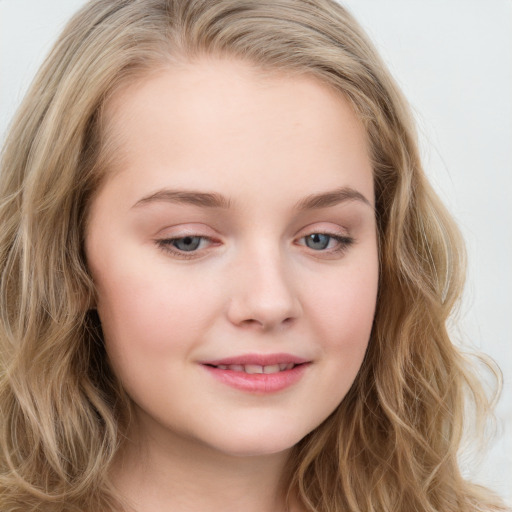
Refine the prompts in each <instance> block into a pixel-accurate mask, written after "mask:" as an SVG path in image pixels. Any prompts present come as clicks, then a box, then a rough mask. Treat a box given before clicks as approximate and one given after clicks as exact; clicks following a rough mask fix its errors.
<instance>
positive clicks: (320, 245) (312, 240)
mask: <svg viewBox="0 0 512 512" xmlns="http://www.w3.org/2000/svg"><path fill="white" fill-rule="evenodd" d="M331 238H332V236H331V235H325V234H324V233H312V234H311V235H308V236H306V237H304V239H305V243H306V246H307V247H309V248H310V249H314V250H315V251H323V250H325V249H327V248H328V247H329V243H330V241H331Z"/></svg>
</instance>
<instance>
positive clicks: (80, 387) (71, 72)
mask: <svg viewBox="0 0 512 512" xmlns="http://www.w3.org/2000/svg"><path fill="white" fill-rule="evenodd" d="M204 54H207V55H208V54H211V55H219V56H226V57H233V58H238V59H242V60H244V61H247V62H249V63H251V64H252V65H254V66H256V67H259V68H261V69H279V70H281V71H285V72H287V73H290V74H294V73H297V74H304V73H305V74H310V75H312V76H314V77H316V78H318V80H320V81H322V82H324V83H326V84H329V85H330V86H331V87H332V88H334V89H335V90H337V91H339V93H340V94H343V95H344V96H345V97H346V98H347V99H348V100H349V101H350V102H351V104H352V105H353V107H354V109H355V111H356V112H357V114H358V115H359V117H360V119H361V120H362V122H363V124H364V126H365V127H366V130H367V136H368V145H369V149H370V153H371V157H372V160H373V164H374V176H375V179H374V184H375V202H376V215H377V221H378V233H379V242H380V263H381V268H380V291H379V300H378V305H377V313H376V318H375V326H374V330H373V334H372V339H371V343H370V347H369V350H368V354H367V358H366V360H365V362H364V364H363V367H362V369H361V372H360V374H359V376H358V378H357V379H356V382H355V383H354V386H353V388H352V390H351V392H350V393H349V395H348V396H347V397H346V399H345V400H344V401H343V403H342V404H341V406H340V407H339V409H338V411H337V412H336V413H335V414H334V415H333V416H332V417H331V418H329V420H328V421H327V422H326V423H325V424H324V425H322V427H321V428H319V429H317V431H316V432H314V433H313V434H312V435H310V436H309V437H308V438H307V439H305V440H304V442H303V443H302V444H301V445H300V446H298V447H297V454H296V457H295V459H294V460H295V465H296V467H298V468H300V471H298V472H296V475H298V476H296V482H297V485H298V486H299V487H300V486H303V488H302V490H303V491H304V489H305V484H304V482H305V481H306V480H307V479H308V478H313V477H311V473H314V472H315V470H318V471H321V468H322V467H326V465H327V464H330V462H329V461H330V460H331V459H330V457H333V455H332V454H333V453H335V454H336V457H337V456H338V451H337V450H339V453H340V454H342V457H344V458H345V463H347V464H349V459H350V458H351V457H352V456H353V453H354V452H355V451H357V450H359V449H360V448H361V445H364V446H365V450H366V451H365V454H366V455H365V457H366V458H365V457H361V459H360V461H359V462H358V464H361V465H362V464H364V463H366V464H370V463H371V461H372V460H377V459H378V458H379V457H382V458H384V459H386V458H387V459H390V460H391V459H392V460H393V461H396V462H397V463H399V462H400V461H402V462H403V463H404V464H405V458H406V452H407V449H408V447H410V446H412V444H411V443H412V441H413V438H414V439H415V440H416V441H418V440H421V439H423V441H425V439H426V438H427V436H428V433H429V432H428V429H439V430H440V431H443V430H446V429H449V428H451V427H450V425H451V424H450V423H449V422H448V420H447V415H446V411H443V410H441V411H439V412H438V413H437V416H436V413H435V409H436V407H438V405H439V403H440V401H441V400H440V397H441V395H442V393H444V391H446V390H445V389H443V390H442V391H441V389H435V388H436V386H437V384H436V386H430V388H429V387H428V384H429V383H430V380H431V379H432V378H433V379H434V381H435V382H436V383H437V382H439V383H441V382H447V381H448V380H450V379H452V380H453V379H455V377H453V375H455V374H456V373H457V371H456V369H455V370H454V369H453V365H452V366H450V365H449V364H448V362H450V363H454V362H455V361H456V357H455V355H454V354H453V353H452V352H451V345H450V342H449V339H448V337H447V336H446V332H445V330H444V321H445V320H446V318H447V316H448V314H449V311H450V310H451V307H452V305H453V302H454V300H455V299H456V297H457V295H458V292H459V289H460V280H461V276H460V271H459V270H458V266H457V264H458V263H459V260H460V257H461V253H460V244H459V242H458V235H457V232H456V230H455V229H454V227H453V226H452V224H451V221H450V220H449V219H448V217H447V216H446V214H445V212H444V210H443V208H442V207H441V206H440V204H439V203H438V201H437V199H436V198H435V196H434V194H433V193H432V191H431V189H430V188H429V186H428V184H427V183H426V181H425V178H424V176H423V172H422V170H421V165H420V162H419V157H418V152H417V147H416V142H415V135H414V131H413V128H412V125H411V121H410V117H409V113H408V109H407V106H406V103H405V102H404V100H403V99H402V97H401V95H400V92H399V91H398V89H397V87H396V86H395V84H394V82H393V80H392V79H391V77H390V76H389V74H388V72H387V71H386V70H385V68H384V66H383V65H382V63H381V61H380V59H379V57H378V56H377V54H376V53H375V51H374V49H373V47H372V46H371V44H370V43H369V42H368V41H367V39H366V37H365V36H364V34H363V33H362V31H361V30H360V29H359V27H358V25H357V23H356V22H355V21H354V20H353V19H352V17H351V16H350V15H349V14H348V13H347V12H346V11H345V10H344V9H343V8H342V7H340V6H339V5H338V4H336V3H335V2H334V1H329V0H318V1H316V2H313V1H298V0H279V1H270V0H268V1H259V2H249V1H247V2H245V1H242V2H241V1H236V0H231V1H227V0H219V1H208V2H206V1H194V0H192V1H174V2H172V1H164V0H144V1H137V0H135V1H131V2H126V1H124V0H115V1H96V2H92V3H91V4H89V5H87V6H86V7H85V8H84V9H83V10H82V11H81V13H79V14H78V15H77V16H76V17H75V18H74V19H73V20H72V21H71V23H70V24H69V25H68V27H67V28H66V30H65V32H64V34H63V35H62V36H61V38H60V40H59V42H58V43H57V45H56V47H55V49H54V50H53V52H52V54H51V55H50V57H49V59H48V60H47V62H46V63H45V65H44V66H43V69H42V70H41V72H40V74H39V75H38V76H37V78H36V80H35V82H34V85H33V86H32V88H31V90H30V92H29V94H28V95H27V99H26V100H25V102H24V103H23V105H22V107H21V109H20V112H19V114H18V117H17V118H16V120H15V122H14V124H13V129H12V131H11V135H10V137H9V139H8V141H7V144H6V148H5V151H4V155H3V163H2V177H1V178H0V179H1V189H2V193H3V198H2V206H1V210H0V219H1V222H2V225H3V226H4V225H5V226H6V229H5V230H4V232H2V234H1V235H0V237H1V242H0V247H1V258H2V304H1V307H2V319H3V324H4V326H3V327H2V329H3V330H4V331H5V333H4V334H3V335H2V336H5V337H6V339H10V340H11V343H10V344H8V347H9V348H8V350H9V351H11V352H12V353H13V354H15V357H14V358H13V359H12V360H13V361H14V362H13V365H12V367H11V368H9V369H8V374H9V378H10V384H9V385H10V386H11V389H12V390H15V391H7V390H3V391H2V392H5V393H14V394H13V396H14V395H16V396H17V397H18V400H20V397H25V399H24V400H23V401H22V400H20V401H21V402H23V403H24V408H25V409H24V415H23V414H21V413H20V414H19V416H18V418H22V417H23V418H24V419H23V420H21V419H19V421H22V423H23V429H25V430H26V431H29V430H30V431H31V432H34V433H37V435H35V434H34V435H35V437H36V439H37V442H36V443H35V445H36V446H37V447H38V450H39V454H40V456H42V455H41V454H44V456H45V457H46V458H47V459H48V460H49V462H50V466H52V471H54V472H56V473H59V471H60V473H61V474H62V475H63V474H64V471H63V465H62V462H61V461H59V460H58V457H57V456H56V447H57V446H58V445H59V443H61V444H62V443H63V442H67V443H69V444H72V440H73V439H74V444H75V445H76V444H77V442H78V440H77V436H76V432H77V431H79V430H80V432H81V433H82V439H81V443H82V444H81V448H82V455H81V457H82V459H81V460H82V461H83V460H86V459H87V460H88V461H89V463H90V464H92V463H91V462H90V457H89V458H87V456H88V455H90V453H91V449H94V450H95V452H97V453H99V452H100V451H101V450H103V454H104V457H107V456H109V457H110V456H112V454H113V452H114V451H115V447H114V446H112V445H113V444H114V439H115V425H116V423H117V422H120V423H123V422H124V421H127V419H126V418H124V417H123V418H122V417H121V416H122V413H121V412H120V411H123V410H124V408H123V407H121V406H120V405H119V404H124V405H125V406H127V402H126V399H125V397H124V395H123V393H122V391H121V390H120V389H118V387H117V385H116V381H115V379H114V378H113V377H112V375H111V374H110V372H109V370H108V367H107V365H106V364H105V363H104V361H103V359H102V358H103V352H102V347H101V333H100V331H99V326H98V324H97V322H95V319H94V313H90V312H88V311H89V308H90V307H91V306H92V305H93V304H94V283H93V282H92V281H91V279H90V276H89V273H88V270H87V262H86V261H85V257H84V252H83V241H84V240H83V239H84V233H85V225H86V222H87V211H88V205H89V204H90V201H91V199H92V197H93V196H94V193H95V191H96V190H98V187H100V186H101V183H102V179H103V177H104V174H105V173H108V172H114V170H115V164H116V161H115V147H116V146H115V144H116V141H115V138H113V137H109V135H110V134H109V131H108V124H106V123H105V122H104V117H103V115H102V114H103V111H104V107H105V106H106V105H108V102H109V99H110V98H111V97H112V96H113V95H115V94H116V92H117V91H119V90H120V89H121V88H122V87H123V86H124V85H126V84H129V83H132V82H133V81H135V80H137V79H139V78H141V77H143V76H145V75H147V73H151V72H152V71H154V70H155V69H158V68H159V67H161V66H165V65H169V64H170V65H172V64H173V62H179V61H180V60H186V61H193V60H194V59H195V58H197V57H198V56H201V55H204ZM15 309H16V310H17V311H16V312H15ZM42 333H44V336H42ZM15 340H23V341H22V342H21V341H15ZM41 340H43V341H41ZM419 361H421V363H422V368H420V364H419ZM454 364H455V363H454ZM50 365H52V367H53V374H52V375H51V376H48V375H46V374H45V372H44V368H48V367H50ZM456 366H457V365H456V364H455V368H456ZM450 368H451V369H450ZM450 371H451V372H453V373H450ZM63 384H64V385H63ZM439 385H440V384H439ZM6 389H7V388H6ZM38 390H41V391H42V390H45V393H44V394H42V393H39V391H38ZM458 392H459V389H458V388H456V387H454V389H453V391H451V393H452V394H451V395H449V396H448V400H447V403H448V404H451V403H453V404H455V403H456V398H455V395H456V394H457V393H458ZM422 393H423V394H424V395H425V396H424V397H423V399H422V400H421V401H420V404H419V405H418V406H415V407H416V408H413V409H411V404H413V403H416V402H413V398H414V397H415V396H418V395H421V394H422ZM450 397H451V398H450ZM13 403H14V402H13ZM57 404H58V405H57ZM454 407H455V405H454ZM64 411H65V412H64ZM84 411H88V412H87V413H86V412H84ZM459 412H460V411H459ZM59 413H62V414H59ZM452 413H453V414H455V415H457V414H458V412H457V411H455V412H453V411H452ZM52 414H54V415H55V416H59V415H60V416H63V415H65V416H67V417H68V418H74V420H71V419H70V420H69V422H68V427H69V428H68V429H66V430H65V432H64V434H62V433H61V436H63V437H60V438H59V437H58V436H57V435H56V434H55V432H54V431H53V432H52V429H51V427H50V425H51V423H52V419H54V417H53V416H52ZM372 414H373V416H372ZM428 414H431V415H432V417H431V421H432V423H431V425H430V426H429V427H428V428H427V426H426V416H427V415H428ZM95 415H99V417H100V418H101V422H100V426H98V425H95V426H94V425H93V423H94V422H93V421H92V418H93V417H94V416H95ZM408 415H422V416H423V423H422V422H420V423H421V424H422V428H423V431H421V429H420V428H418V429H416V430H415V431H414V432H411V431H409V432H408V427H410V422H411V417H409V416H408ZM43 416H44V417H43ZM372 417H374V418H375V419H374V421H372V420H371V419H370V418H372ZM363 418H364V419H363ZM73 421H74V423H75V426H74V427H71V424H72V423H73ZM363 423H364V426H363ZM23 429H22V430H23ZM20 431H21V430H20ZM86 432H87V436H88V437H87V436H86V435H85V433H86ZM349 433H350V435H349ZM4 435H5V434H4ZM407 435H409V438H410V443H409V444H407V443H406V442H403V443H401V444H400V443H398V445H399V446H398V448H395V449H394V450H393V448H392V444H393V443H396V438H398V437H399V436H404V439H407ZM422 436H423V437H422ZM393 437H394V439H393ZM448 437H449V441H446V442H444V444H443V442H442V441H441V439H440V437H439V435H433V437H432V438H433V439H434V440H435V443H434V444H436V443H437V444H438V446H435V447H434V448H433V452H432V453H431V452H429V450H427V449H425V454H426V455H425V454H424V455H425V456H427V455H428V456H430V457H431V462H430V465H431V466H432V467H434V466H435V464H436V462H437V461H438V459H436V457H440V454H441V453H442V451H443V450H444V452H446V451H447V450H448V451H449V452H450V456H454V451H453V450H454V448H453V447H454V445H455V444H456V438H457V433H456V432H455V435H454V436H453V437H450V436H448ZM100 439H101V441H102V443H103V444H101V443H100V441H99V440H100ZM358 439H359V444H358ZM420 444H421V443H420ZM91 447H94V448H91ZM326 447H330V451H329V450H327V449H326ZM32 449H33V447H32ZM400 449H401V450H402V452H400ZM312 454H315V457H316V460H317V461H319V462H315V463H314V464H311V463H306V462H307V460H308V458H311V457H312ZM372 457H373V459H372ZM331 462H332V461H331ZM452 462H453V461H452ZM315 464H318V467H316V466H315ZM75 466H76V467H74V468H73V467H72V468H71V469H73V470H74V471H76V473H77V474H80V472H81V470H79V469H78V466H79V464H78V463H76V464H75ZM82 466H83V464H82ZM67 469H68V470H69V469H70V468H67ZM415 470H417V468H416V469H415ZM91 474H93V471H92V469H90V470H89V473H88V475H89V478H90V475H91ZM97 474H99V472H97ZM395 477H396V476H395ZM386 478H387V479H389V481H391V480H392V479H393V475H388V476H386ZM371 479H374V480H375V481H377V480H378V470H376V472H375V473H373V474H372V475H371ZM83 482H84V483H83V486H85V485H86V484H85V480H84V481H83ZM338 485H340V484H338ZM343 485H346V482H345V484H343ZM356 487H357V486H356ZM362 488H363V486H362V485H361V489H362ZM311 489H313V490H312V491H309V492H310V494H309V495H308V496H309V498H308V499H311V500H313V501H315V500H317V501H320V500H321V499H322V498H321V496H320V494H321V492H320V488H319V487H318V486H317V487H314V486H312V487H311ZM411 489H412V487H411ZM79 490H80V487H78V488H77V490H76V493H78V492H79ZM304 492H305V491H304ZM352 492H353V493H354V496H355V495H357V492H358V491H357V489H356V490H353V491H352ZM411 492H412V491H411ZM347 499H348V498H347ZM354 499H355V498H354Z"/></svg>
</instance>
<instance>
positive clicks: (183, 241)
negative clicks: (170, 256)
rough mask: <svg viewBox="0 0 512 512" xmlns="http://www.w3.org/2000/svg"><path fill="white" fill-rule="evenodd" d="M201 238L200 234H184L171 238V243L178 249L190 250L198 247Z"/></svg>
mask: <svg viewBox="0 0 512 512" xmlns="http://www.w3.org/2000/svg"><path fill="white" fill-rule="evenodd" d="M203 239H204V237H202V236H184V237H183V238H174V239H173V240H171V245H172V246H174V247H176V249H178V250H179V251H183V252H191V251H195V250H197V249H198V248H199V246H200V245H201V242H202V241H203Z"/></svg>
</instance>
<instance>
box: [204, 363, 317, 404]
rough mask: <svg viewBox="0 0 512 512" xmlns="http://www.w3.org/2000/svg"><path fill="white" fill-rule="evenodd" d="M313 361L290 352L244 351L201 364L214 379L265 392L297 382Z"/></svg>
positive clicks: (235, 386) (242, 388)
mask: <svg viewBox="0 0 512 512" xmlns="http://www.w3.org/2000/svg"><path fill="white" fill-rule="evenodd" d="M311 362H312V361H309V360H307V359H303V358H300V357H297V356H293V355H290V354H274V355H257V354H254V355H245V356H237V357H232V358H225V359H220V360H216V361H205V362H202V363H201V365H202V366H203V368H205V369H206V370H207V371H208V373H209V374H210V375H211V376H213V377H214V378H215V379H216V380H218V381H220V382H221V383H223V384H226V385H228V386H230V387H232V388H235V389H238V390H240V391H244V392H249V393H253V394H266V393H274V392H277V391H282V390H284V389H286V388H289V387H291V386H293V385H294V384H296V383H297V382H298V381H299V380H300V379H301V378H302V377H303V375H304V373H305V372H306V370H307V368H308V367H309V366H310V364H311Z"/></svg>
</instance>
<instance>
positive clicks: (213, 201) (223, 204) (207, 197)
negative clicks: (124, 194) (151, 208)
mask: <svg viewBox="0 0 512 512" xmlns="http://www.w3.org/2000/svg"><path fill="white" fill-rule="evenodd" d="M158 202H165V203H178V204H190V205H193V206H201V207H203V208H222V209H229V208H230V206H231V201H230V200H229V199H228V198H226V197H224V196H223V195H221V194H217V193H215V192H198V191H195V190H169V189H163V190H159V191H158V192H155V193H154V194H151V195H149V196H146V197H143V198H142V199H140V200H139V201H137V202H136V203H135V204H134V205H133V207H138V206H142V205H146V204H151V203H158Z"/></svg>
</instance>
